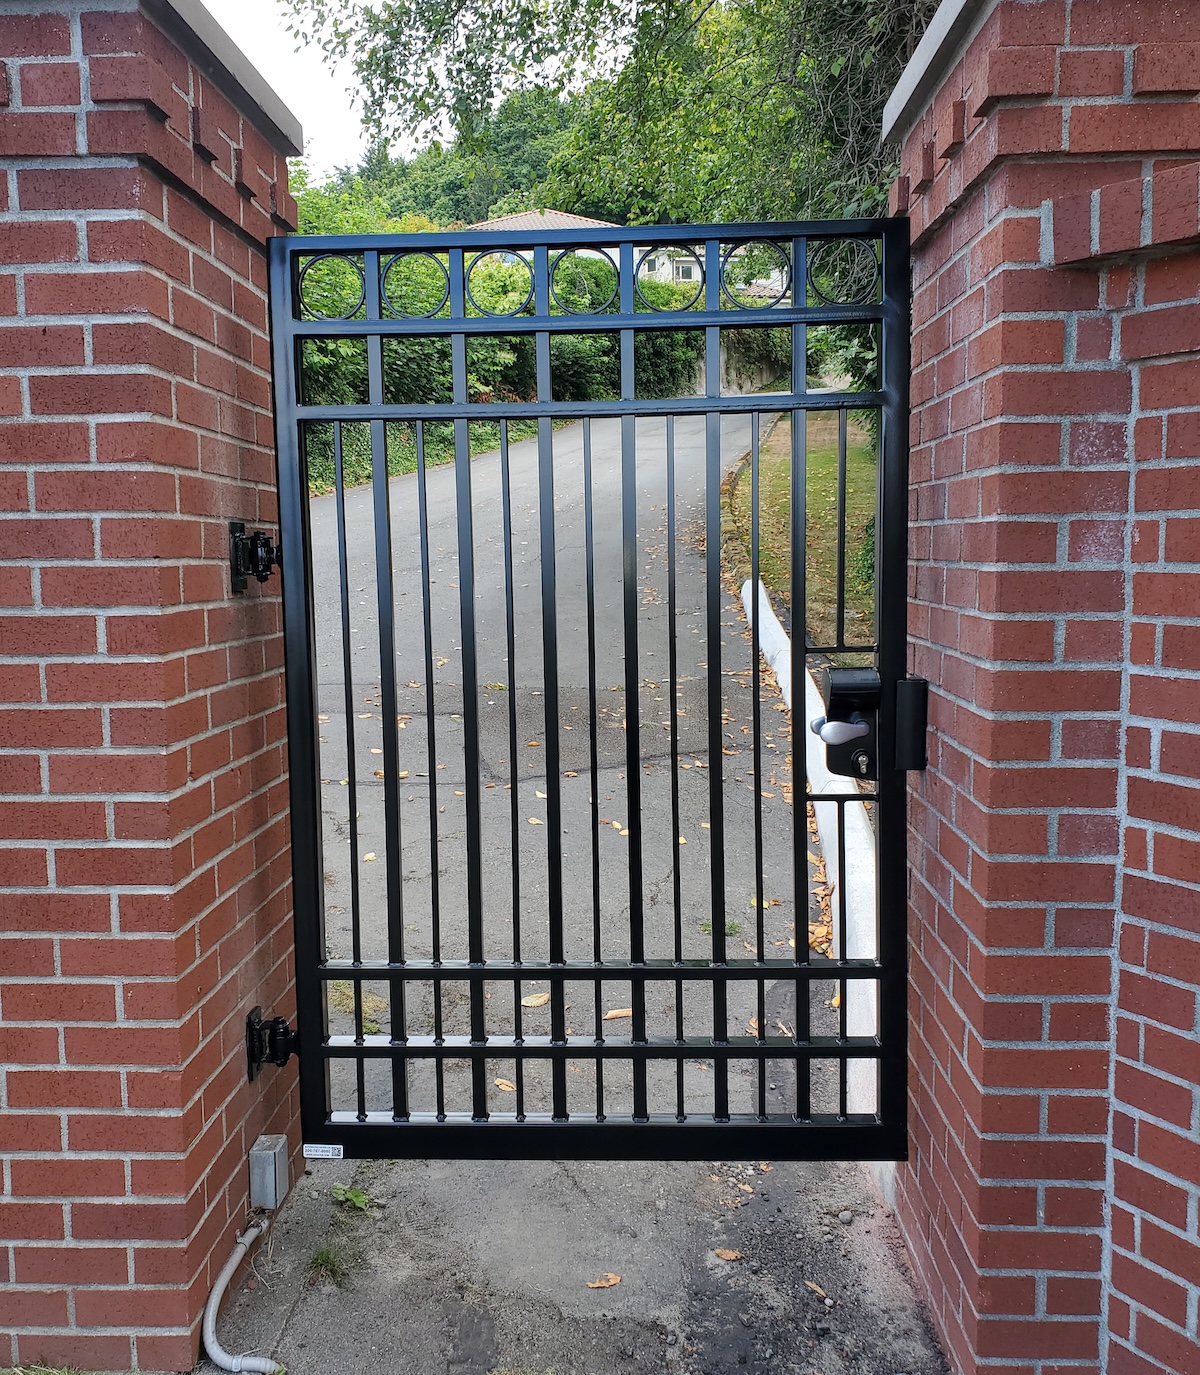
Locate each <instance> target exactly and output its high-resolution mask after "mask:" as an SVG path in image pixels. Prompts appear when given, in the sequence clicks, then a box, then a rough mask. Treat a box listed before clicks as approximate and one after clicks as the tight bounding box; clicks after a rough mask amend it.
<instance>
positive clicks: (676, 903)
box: [667, 415, 686, 1121]
mask: <svg viewBox="0 0 1200 1375" xmlns="http://www.w3.org/2000/svg"><path fill="white" fill-rule="evenodd" d="M675 520H676V515H675V417H674V416H673V415H669V416H667V679H668V683H667V688H668V695H667V701H668V702H669V703H670V718H671V834H672V835H673V836H674V837H675V854H674V863H673V864H672V865H671V911H672V914H673V916H674V921H675V963H676V964H682V963H683V885H682V875H681V872H680V866H681V864H682V862H683V850H682V846H681V845H680V844H679V841H680V838H681V834H682V832H681V828H682V825H683V822H682V820H681V818H680V809H679V642H678V637H677V635H676V616H677V614H678V601H677V591H676V586H675V533H676V531H675ZM683 1035H684V1017H683V980H682V979H676V980H675V1039H676V1041H680V1042H682V1040H683ZM685 1106H686V1104H685V1098H684V1085H683V1060H682V1059H677V1060H676V1061H675V1115H676V1117H677V1118H679V1120H680V1121H683V1119H684V1117H685V1116H686V1111H685Z"/></svg>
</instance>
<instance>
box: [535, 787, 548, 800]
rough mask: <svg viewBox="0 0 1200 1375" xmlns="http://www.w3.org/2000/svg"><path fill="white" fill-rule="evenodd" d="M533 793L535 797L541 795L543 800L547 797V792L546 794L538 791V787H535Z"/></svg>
mask: <svg viewBox="0 0 1200 1375" xmlns="http://www.w3.org/2000/svg"><path fill="white" fill-rule="evenodd" d="M533 795H534V797H540V798H542V799H543V800H545V797H546V794H545V793H540V792H538V790H537V789H536V788H534V790H533Z"/></svg>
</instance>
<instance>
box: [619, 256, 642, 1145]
mask: <svg viewBox="0 0 1200 1375" xmlns="http://www.w3.org/2000/svg"><path fill="white" fill-rule="evenodd" d="M620 259H621V275H620V296H621V308H622V310H623V311H624V310H626V309H628V310H629V311H632V310H633V278H634V267H635V264H634V261H633V245H632V244H622V245H621V250H620ZM635 392H636V377H635V355H634V337H633V330H631V329H623V330H622V331H621V398H622V400H625V401H632V400H633V399H634V395H635ZM621 584H622V614H623V619H624V629H625V806H626V809H627V811H628V813H629V820H628V822H627V823H626V826H627V829H628V831H629V959H630V962H631V963H633V964H641V963H642V962H643V961H644V960H645V958H646V938H645V910H644V906H643V903H644V896H643V872H642V760H641V677H640V666H639V660H638V547H637V418H636V416H634V415H632V414H623V415H622V416H621ZM632 984H633V987H632V993H631V1001H632V1005H633V1018H632V1026H631V1028H630V1039H631V1040H632V1041H633V1043H634V1047H635V1050H634V1060H633V1116H634V1118H635V1120H638V1121H642V1120H644V1119H645V1118H646V1117H647V1116H648V1115H649V1104H648V1101H647V1097H646V1060H645V1056H644V1055H639V1054H638V1053H637V1050H636V1047H637V1045H638V1043H639V1042H642V1043H644V1042H645V1040H646V985H645V982H644V981H643V980H641V979H638V978H634V979H633V981H632Z"/></svg>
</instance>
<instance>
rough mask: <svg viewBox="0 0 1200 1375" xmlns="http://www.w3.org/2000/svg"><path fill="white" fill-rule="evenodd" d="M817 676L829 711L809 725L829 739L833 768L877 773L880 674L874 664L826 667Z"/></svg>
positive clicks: (858, 775)
mask: <svg viewBox="0 0 1200 1375" xmlns="http://www.w3.org/2000/svg"><path fill="white" fill-rule="evenodd" d="M816 679H817V686H818V687H819V688H820V690H821V699H822V701H824V703H825V715H824V716H818V717H816V718H815V719H814V720H812V721H810V722H809V729H810V730H811V731H812V733H813V734H814V735H816V736H818V737H819V738H820V739H821V740H823V741H824V743H825V762H826V764H827V765H828V767H829V772H830V773H836V774H842V775H844V776H845V777H847V778H875V777H877V776H878V764H877V760H878V745H877V741H876V727H877V725H878V721H879V674H878V673H877V672H876V671H875V670H874V669H873V668H822V669H819V670H818V671H817V673H816Z"/></svg>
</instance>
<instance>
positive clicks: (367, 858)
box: [363, 850, 375, 864]
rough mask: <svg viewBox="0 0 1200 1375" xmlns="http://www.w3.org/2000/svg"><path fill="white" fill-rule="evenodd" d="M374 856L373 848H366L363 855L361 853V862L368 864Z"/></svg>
mask: <svg viewBox="0 0 1200 1375" xmlns="http://www.w3.org/2000/svg"><path fill="white" fill-rule="evenodd" d="M374 858H375V851H374V850H368V851H367V853H366V854H365V855H363V863H364V864H370V862H371V861H372V860H373V859H374Z"/></svg>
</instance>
